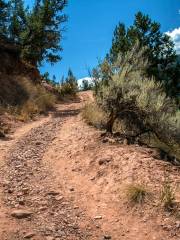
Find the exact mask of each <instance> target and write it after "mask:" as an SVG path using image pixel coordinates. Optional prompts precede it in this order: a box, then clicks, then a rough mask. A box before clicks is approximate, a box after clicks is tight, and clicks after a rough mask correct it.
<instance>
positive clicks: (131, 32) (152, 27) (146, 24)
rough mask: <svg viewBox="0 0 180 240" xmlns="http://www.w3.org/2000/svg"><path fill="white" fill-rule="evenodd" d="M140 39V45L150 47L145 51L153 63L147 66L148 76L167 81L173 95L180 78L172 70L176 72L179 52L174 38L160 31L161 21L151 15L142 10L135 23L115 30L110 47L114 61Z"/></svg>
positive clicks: (120, 26)
mask: <svg viewBox="0 0 180 240" xmlns="http://www.w3.org/2000/svg"><path fill="white" fill-rule="evenodd" d="M137 41H138V42H139V45H140V47H144V46H145V47H146V48H147V50H146V52H145V55H146V57H147V58H148V61H149V65H148V67H147V69H146V72H147V75H148V76H150V77H151V76H155V78H156V80H160V81H163V83H164V86H165V87H166V90H167V93H168V94H169V95H171V96H172V95H176V94H177V91H174V90H173V91H169V87H170V89H171V90H172V89H176V90H177V87H178V86H177V83H176V81H177V78H178V79H179V77H178V76H177V74H176V76H174V74H172V72H174V71H175V69H174V67H175V66H174V65H175V62H176V58H177V55H176V53H175V50H174V44H173V42H172V41H171V39H170V37H169V36H167V35H166V34H164V33H161V31H160V24H159V23H157V22H154V21H152V20H151V18H150V17H149V16H148V15H144V14H142V13H141V12H138V13H137V14H136V15H135V20H134V24H133V25H132V26H130V27H129V28H125V25H124V24H119V25H118V26H117V27H116V29H115V31H114V37H113V41H112V47H111V49H110V55H109V59H110V62H111V64H113V63H115V62H116V60H117V58H118V55H119V54H121V55H122V56H123V55H124V56H125V54H126V53H127V52H128V51H129V50H130V49H131V48H132V47H133V46H134V44H135V43H136V42H137ZM176 72H177V70H176Z"/></svg>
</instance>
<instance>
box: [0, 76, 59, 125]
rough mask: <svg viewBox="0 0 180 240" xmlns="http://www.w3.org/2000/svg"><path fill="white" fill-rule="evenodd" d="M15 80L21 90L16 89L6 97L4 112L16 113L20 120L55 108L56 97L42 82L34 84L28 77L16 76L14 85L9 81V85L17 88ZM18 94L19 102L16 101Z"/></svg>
mask: <svg viewBox="0 0 180 240" xmlns="http://www.w3.org/2000/svg"><path fill="white" fill-rule="evenodd" d="M14 82H16V83H17V85H18V88H20V89H21V91H20V90H18V91H15V89H14V90H13V91H12V95H11V96H9V99H8V98H6V101H5V104H4V106H3V107H1V113H2V114H3V113H4V112H7V113H9V114H11V115H14V116H15V117H16V118H17V119H18V120H21V121H27V120H29V119H32V118H33V117H34V116H35V115H37V114H41V113H45V112H47V110H49V109H51V108H53V106H54V105H55V102H56V97H55V96H54V95H53V94H51V93H49V92H47V90H46V89H45V88H44V87H43V86H41V85H40V84H34V83H33V82H32V81H31V80H30V79H29V78H26V77H16V78H14V80H13V83H12V85H11V84H10V83H9V85H7V87H10V88H13V87H15V88H16V85H14ZM4 87H5V86H4ZM19 91H20V92H19ZM21 93H22V94H21ZM9 94H10V93H9ZM16 95H17V98H18V101H17V102H15V101H14V99H15V98H16Z"/></svg>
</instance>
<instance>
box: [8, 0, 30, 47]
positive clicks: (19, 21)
mask: <svg viewBox="0 0 180 240" xmlns="http://www.w3.org/2000/svg"><path fill="white" fill-rule="evenodd" d="M10 9H11V11H10V24H9V29H8V30H9V38H10V40H11V41H13V42H14V43H17V44H19V45H21V44H22V35H23V33H24V32H25V31H26V28H27V10H26V9H25V8H24V2H23V0H11V1H10Z"/></svg>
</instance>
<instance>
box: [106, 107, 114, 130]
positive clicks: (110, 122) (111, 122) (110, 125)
mask: <svg viewBox="0 0 180 240" xmlns="http://www.w3.org/2000/svg"><path fill="white" fill-rule="evenodd" d="M115 120H116V116H115V114H114V112H113V111H112V112H111V113H110V115H109V120H108V122H107V127H106V131H107V132H108V133H111V134H112V133H113V125H114V121H115Z"/></svg>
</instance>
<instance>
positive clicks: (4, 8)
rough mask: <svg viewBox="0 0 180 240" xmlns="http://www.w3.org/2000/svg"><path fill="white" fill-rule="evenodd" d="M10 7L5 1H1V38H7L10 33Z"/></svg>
mask: <svg viewBox="0 0 180 240" xmlns="http://www.w3.org/2000/svg"><path fill="white" fill-rule="evenodd" d="M8 7H9V5H8V4H7V3H6V2H5V1H4V0H0V36H7V33H8V31H7V27H8Z"/></svg>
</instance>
